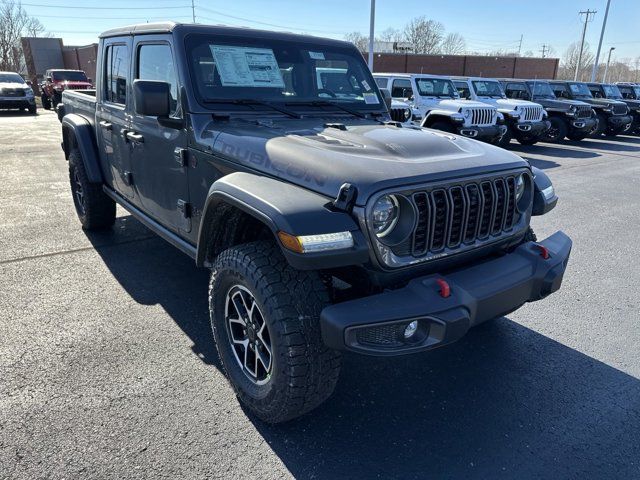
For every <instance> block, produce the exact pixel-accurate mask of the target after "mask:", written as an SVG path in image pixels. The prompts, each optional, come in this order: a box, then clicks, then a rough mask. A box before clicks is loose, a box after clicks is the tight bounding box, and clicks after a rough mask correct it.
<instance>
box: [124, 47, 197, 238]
mask: <svg viewBox="0 0 640 480" xmlns="http://www.w3.org/2000/svg"><path fill="white" fill-rule="evenodd" d="M162 38H163V37H161V36H158V37H154V36H150V35H145V36H142V37H136V38H135V39H134V51H135V61H134V67H133V69H134V70H133V75H132V78H134V79H141V80H160V81H163V82H167V83H169V84H170V85H171V117H173V118H181V117H182V116H183V112H182V111H181V108H180V102H179V100H178V76H177V71H176V66H175V62H174V55H173V52H172V48H171V45H170V44H169V43H167V42H166V41H164V40H163V39H162ZM131 131H132V133H133V135H130V143H131V146H132V149H131V152H132V159H131V161H132V166H133V172H134V178H135V182H134V186H135V190H136V194H137V197H138V199H137V200H138V201H139V202H140V203H141V205H142V207H143V209H144V211H145V212H147V213H148V214H150V215H151V216H152V217H153V218H154V219H156V220H157V221H158V222H160V223H162V224H163V225H165V226H166V227H168V228H170V229H172V230H174V231H175V232H178V233H179V232H180V231H182V232H189V231H190V230H191V220H190V218H189V216H190V212H189V206H188V201H189V198H188V193H189V192H188V179H187V164H186V163H187V157H186V150H185V149H186V147H187V134H186V130H185V129H184V128H181V129H176V128H171V127H164V126H162V125H160V124H159V123H158V119H157V118H156V117H149V116H143V115H138V114H137V113H135V112H134V113H133V117H132V122H131Z"/></svg>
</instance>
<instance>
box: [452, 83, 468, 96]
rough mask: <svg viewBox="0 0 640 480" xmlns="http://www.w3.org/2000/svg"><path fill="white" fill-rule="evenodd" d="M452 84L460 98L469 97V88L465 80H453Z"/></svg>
mask: <svg viewBox="0 0 640 480" xmlns="http://www.w3.org/2000/svg"><path fill="white" fill-rule="evenodd" d="M454 85H455V86H456V88H457V89H458V92H459V93H460V96H461V97H462V98H466V99H470V98H471V91H470V90H469V85H468V84H467V83H466V82H454Z"/></svg>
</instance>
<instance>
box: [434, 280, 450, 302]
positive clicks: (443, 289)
mask: <svg viewBox="0 0 640 480" xmlns="http://www.w3.org/2000/svg"><path fill="white" fill-rule="evenodd" d="M436 283H437V284H438V286H439V287H440V296H441V297H442V298H448V297H449V296H450V295H451V287H450V286H449V284H448V283H447V281H446V280H445V279H444V278H438V279H436Z"/></svg>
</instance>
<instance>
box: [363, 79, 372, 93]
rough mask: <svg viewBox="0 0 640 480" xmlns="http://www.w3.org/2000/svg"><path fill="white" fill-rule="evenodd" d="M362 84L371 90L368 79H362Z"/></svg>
mask: <svg viewBox="0 0 640 480" xmlns="http://www.w3.org/2000/svg"><path fill="white" fill-rule="evenodd" d="M362 86H363V87H364V89H365V90H367V91H369V90H371V87H370V86H369V84H368V83H367V81H366V80H362Z"/></svg>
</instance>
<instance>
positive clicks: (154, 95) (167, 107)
mask: <svg viewBox="0 0 640 480" xmlns="http://www.w3.org/2000/svg"><path fill="white" fill-rule="evenodd" d="M170 90H171V87H170V86H169V84H168V83H167V82H159V81H156V80H134V81H133V103H134V109H135V112H136V113H137V114H138V115H145V116H148V117H168V116H169V114H170V113H171V93H170Z"/></svg>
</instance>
